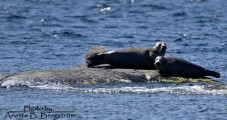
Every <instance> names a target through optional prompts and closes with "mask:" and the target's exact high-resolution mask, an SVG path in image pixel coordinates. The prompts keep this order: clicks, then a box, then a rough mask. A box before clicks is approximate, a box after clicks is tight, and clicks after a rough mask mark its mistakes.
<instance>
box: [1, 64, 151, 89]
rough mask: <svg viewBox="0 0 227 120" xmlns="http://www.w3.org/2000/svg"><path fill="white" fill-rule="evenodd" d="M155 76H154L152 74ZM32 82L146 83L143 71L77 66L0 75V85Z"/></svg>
mask: <svg viewBox="0 0 227 120" xmlns="http://www.w3.org/2000/svg"><path fill="white" fill-rule="evenodd" d="M154 75H155V74H154ZM9 80H17V81H22V82H26V81H32V82H33V83H37V84H38V83H47V82H54V83H63V84H70V85H72V84H116V83H133V82H147V81H148V80H147V78H146V75H145V71H144V70H133V69H109V68H105V67H103V66H102V67H98V68H87V66H86V65H78V66H76V67H74V68H71V69H50V70H39V71H26V72H21V73H17V74H11V75H10V74H7V75H5V74H4V75H0V83H1V84H2V83H3V82H4V81H9Z"/></svg>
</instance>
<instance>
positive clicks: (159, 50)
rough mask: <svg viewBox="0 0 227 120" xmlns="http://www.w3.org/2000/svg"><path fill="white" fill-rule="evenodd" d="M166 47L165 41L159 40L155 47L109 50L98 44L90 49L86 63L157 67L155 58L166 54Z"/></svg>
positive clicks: (146, 67)
mask: <svg viewBox="0 0 227 120" xmlns="http://www.w3.org/2000/svg"><path fill="white" fill-rule="evenodd" d="M166 49H167V46H166V43H165V42H163V41H159V42H157V43H156V44H155V45H154V47H153V48H128V49H122V50H115V51H109V52H107V50H106V49H105V48H104V47H102V46H96V47H94V48H91V49H90V50H89V51H88V54H87V55H86V63H87V66H88V67H94V66H97V65H101V64H109V65H111V67H114V68H126V69H156V67H155V65H154V61H155V58H156V57H157V56H164V55H165V52H166Z"/></svg>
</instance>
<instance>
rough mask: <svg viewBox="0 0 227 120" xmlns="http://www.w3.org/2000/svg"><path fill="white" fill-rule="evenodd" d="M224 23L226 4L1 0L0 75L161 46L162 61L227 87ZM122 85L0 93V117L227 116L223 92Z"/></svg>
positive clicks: (206, 0) (220, 0)
mask: <svg viewBox="0 0 227 120" xmlns="http://www.w3.org/2000/svg"><path fill="white" fill-rule="evenodd" d="M226 23H227V1H226V0H169V1H167V0H131V1H130V0H115V1H108V0H87V1H83V0H54V1H51V0H1V1H0V73H15V72H21V71H26V70H37V69H38V70H41V69H50V68H68V67H73V66H75V65H78V64H82V63H84V56H85V54H86V51H87V50H88V49H89V48H90V47H91V46H93V45H96V44H101V45H103V46H105V47H107V48H108V49H109V50H114V49H121V48H128V47H152V46H153V45H154V44H155V43H156V41H157V40H159V39H161V40H164V41H165V42H166V43H167V46H168V48H167V53H166V56H176V57H180V58H183V59H186V60H189V61H192V62H194V63H197V64H200V65H202V66H204V67H206V68H209V69H212V70H215V71H218V72H220V73H221V78H220V79H216V80H218V81H219V82H223V84H225V83H226V82H227V80H226V78H227V70H226V67H227V56H226V54H227V47H226V45H227V40H226V38H227V24H226ZM127 86H128V85H123V87H122V86H121V87H119V86H114V85H113V86H104V87H102V88H106V87H111V91H115V92H116V91H119V89H120V91H121V90H123V92H117V93H116V94H104V93H106V92H102V91H101V93H99V89H98V90H97V91H98V93H96V92H95V93H94V92H92V93H84V92H73V91H71V92H69V91H65V90H63V91H61V90H60V91H52V90H46V89H48V88H46V89H45V90H38V89H33V88H23V87H22V88H21V87H19V88H16V89H15V88H10V89H5V88H0V94H1V97H0V98H1V99H0V100H1V102H0V108H1V110H0V113H1V114H4V113H6V111H9V110H18V109H20V108H22V107H23V105H27V104H32V105H49V106H51V107H54V108H56V109H58V110H61V109H63V110H64V109H70V110H74V111H75V113H76V114H77V116H78V119H199V118H201V119H202V118H203V119H224V118H226V117H227V104H226V99H227V98H226V92H227V90H226V89H224V90H223V91H217V92H216V91H211V92H209V91H208V92H207V91H205V94H203V92H202V93H201V91H199V90H200V88H201V86H197V87H195V88H190V90H191V89H192V90H191V91H193V90H194V89H196V90H195V93H196V94H199V95H192V94H191V93H192V92H189V93H190V95H187V92H186V93H184V92H183V95H181V94H178V93H181V92H179V90H176V91H178V92H176V93H175V92H174V93H172V92H171V91H172V90H173V91H174V90H175V87H173V88H171V89H170V90H169V89H168V88H163V89H164V90H161V92H154V91H153V90H154V89H155V88H154V89H153V88H152V87H153V86H150V85H142V88H143V89H146V88H149V90H148V91H147V92H138V90H140V87H141V85H140V84H138V85H135V86H130V87H129V88H132V89H130V90H128V87H127ZM166 86H172V85H171V84H169V85H165V87H166ZM112 88H114V90H112ZM115 88H116V89H115ZM125 89H126V93H125ZM176 89H178V88H176ZM183 89H184V90H187V89H188V88H187V86H185V88H184V86H183ZM108 90H109V89H107V91H108ZM155 90H156V89H155ZM180 90H181V88H180ZM165 91H167V92H165ZM213 92H214V93H216V94H222V93H224V94H223V96H221V95H214V96H213V95H211V94H212V93H213ZM107 93H108V92H107ZM135 93H136V94H135ZM207 93H208V94H207Z"/></svg>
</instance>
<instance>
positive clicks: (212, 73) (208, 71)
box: [206, 70, 220, 78]
mask: <svg viewBox="0 0 227 120" xmlns="http://www.w3.org/2000/svg"><path fill="white" fill-rule="evenodd" d="M206 76H214V77H216V78H220V73H218V72H215V71H211V70H206Z"/></svg>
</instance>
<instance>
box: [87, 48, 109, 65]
mask: <svg viewBox="0 0 227 120" xmlns="http://www.w3.org/2000/svg"><path fill="white" fill-rule="evenodd" d="M106 52H107V49H106V48H105V47H103V46H101V45H97V46H94V47H92V48H90V49H89V50H88V52H87V54H86V60H85V61H86V64H87V66H88V67H93V66H96V65H100V64H104V63H105V61H104V56H105V54H104V53H106Z"/></svg>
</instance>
